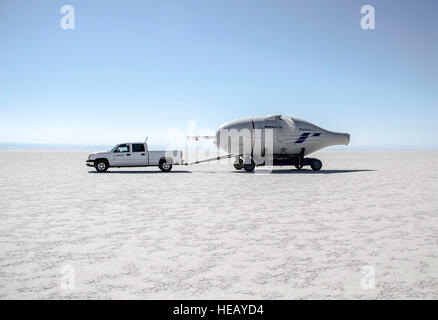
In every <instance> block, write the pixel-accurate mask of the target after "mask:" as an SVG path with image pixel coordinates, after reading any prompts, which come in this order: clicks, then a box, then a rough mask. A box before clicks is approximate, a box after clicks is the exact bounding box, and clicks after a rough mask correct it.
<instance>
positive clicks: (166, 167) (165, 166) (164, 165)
mask: <svg viewBox="0 0 438 320" xmlns="http://www.w3.org/2000/svg"><path fill="white" fill-rule="evenodd" d="M158 168H160V170H161V171H164V172H169V171H170V170H172V165H171V164H170V163H169V162H167V161H166V160H162V161H161V162H160V164H159V165H158Z"/></svg>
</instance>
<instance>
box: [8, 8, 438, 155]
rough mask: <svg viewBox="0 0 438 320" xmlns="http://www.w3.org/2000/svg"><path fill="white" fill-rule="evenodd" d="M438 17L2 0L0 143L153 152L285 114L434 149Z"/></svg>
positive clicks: (381, 141)
mask: <svg viewBox="0 0 438 320" xmlns="http://www.w3.org/2000/svg"><path fill="white" fill-rule="evenodd" d="M65 4H69V5H72V6H73V7H74V8H75V24H76V26H75V27H76V28H75V29H74V30H63V29H61V27H60V19H61V17H62V14H61V13H60V9H61V7H62V6H63V5H65ZM366 4H370V5H373V6H374V7H375V10H376V29H375V30H362V29H361V27H360V19H361V13H360V8H361V7H362V6H363V5H366ZM437 14H438V2H437V1H434V0H430V1H419V2H415V1H400V0H381V1H372V0H364V1H356V0H337V1H328V0H319V1H316V0H313V1H309V0H300V1H292V0H289V1H285V0H265V1H261V0H234V1H231V0H225V1H224V0H221V1H218V0H216V1H211V0H202V1H201V0H199V1H191V0H179V1H97V0H94V1H72V0H64V1H49V0H48V1H35V0H26V1H24V0H2V1H1V2H0V30H1V31H0V43H1V50H0V112H1V119H2V121H1V127H0V142H22V143H44V144H46V143H49V144H50V143H53V144H64V143H67V144H115V143H117V142H121V141H135V140H137V141H141V140H143V139H144V137H145V136H150V141H151V142H152V143H154V144H163V143H164V141H165V140H166V132H167V133H168V132H169V130H171V131H172V130H173V131H175V130H185V129H186V128H187V122H188V121H196V122H197V126H198V128H199V129H202V128H210V129H215V128H217V127H218V126H219V125H220V124H221V123H223V122H226V121H229V120H232V119H235V118H239V117H247V116H252V115H254V116H256V115H265V114H270V113H283V114H287V115H291V116H295V117H299V118H303V119H306V120H309V121H311V122H313V123H315V124H317V125H320V126H321V127H323V128H326V129H329V130H334V131H342V132H349V133H351V136H352V139H351V145H352V146H362V145H373V146H417V147H431V146H434V147H435V146H438V143H437V141H438V125H437V120H438V19H437V18H436V16H437Z"/></svg>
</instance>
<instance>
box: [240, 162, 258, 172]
mask: <svg viewBox="0 0 438 320" xmlns="http://www.w3.org/2000/svg"><path fill="white" fill-rule="evenodd" d="M255 166H256V164H255V162H254V161H253V160H251V163H245V164H244V165H243V169H245V171H246V172H252V171H254V169H255Z"/></svg>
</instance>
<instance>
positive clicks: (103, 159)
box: [86, 142, 184, 172]
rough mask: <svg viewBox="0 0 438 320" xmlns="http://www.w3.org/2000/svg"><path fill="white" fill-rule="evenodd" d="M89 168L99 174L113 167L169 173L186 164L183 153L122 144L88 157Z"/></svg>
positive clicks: (137, 144)
mask: <svg viewBox="0 0 438 320" xmlns="http://www.w3.org/2000/svg"><path fill="white" fill-rule="evenodd" d="M86 164H87V166H89V167H94V168H95V169H96V171H98V172H105V171H107V170H108V168H111V167H117V168H122V167H148V166H158V167H159V168H160V169H161V170H162V171H164V172H169V171H170V170H172V165H174V164H181V165H182V164H184V160H183V153H182V151H149V150H148V145H147V143H143V142H134V143H121V144H118V145H116V146H115V147H114V148H113V149H112V150H111V151H106V152H96V153H92V154H90V155H89V156H88V160H87V161H86Z"/></svg>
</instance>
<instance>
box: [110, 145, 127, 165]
mask: <svg viewBox="0 0 438 320" xmlns="http://www.w3.org/2000/svg"><path fill="white" fill-rule="evenodd" d="M130 165H131V150H130V146H129V144H126V143H124V144H120V145H118V146H117V148H115V149H114V151H113V153H112V155H111V166H115V167H118V166H120V167H129V166H130Z"/></svg>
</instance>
